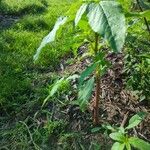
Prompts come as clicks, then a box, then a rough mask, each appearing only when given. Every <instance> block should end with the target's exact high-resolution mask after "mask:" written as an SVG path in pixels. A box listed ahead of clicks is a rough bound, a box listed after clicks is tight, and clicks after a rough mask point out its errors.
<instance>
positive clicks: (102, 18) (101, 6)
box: [87, 1, 126, 52]
mask: <svg viewBox="0 0 150 150" xmlns="http://www.w3.org/2000/svg"><path fill="white" fill-rule="evenodd" d="M87 16H88V20H89V24H90V26H91V28H92V29H93V30H94V31H95V32H97V33H99V34H100V35H101V36H102V37H103V38H105V39H106V40H107V41H108V42H109V44H110V46H111V48H112V49H113V50H114V51H117V52H118V51H121V49H122V47H123V44H124V42H125V35H126V23H125V16H124V13H123V10H122V8H121V6H120V5H119V3H118V2H115V1H101V2H100V3H91V4H89V7H88V15H87Z"/></svg>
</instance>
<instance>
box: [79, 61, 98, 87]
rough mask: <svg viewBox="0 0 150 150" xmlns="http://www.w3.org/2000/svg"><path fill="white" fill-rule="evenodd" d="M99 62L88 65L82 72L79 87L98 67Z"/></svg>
mask: <svg viewBox="0 0 150 150" xmlns="http://www.w3.org/2000/svg"><path fill="white" fill-rule="evenodd" d="M96 66H97V63H93V64H92V65H91V66H89V67H87V68H86V69H85V70H84V71H83V72H82V74H81V76H80V79H79V87H80V86H81V85H83V82H84V79H85V78H86V77H88V76H89V75H90V74H92V72H93V71H94V70H95V69H96Z"/></svg>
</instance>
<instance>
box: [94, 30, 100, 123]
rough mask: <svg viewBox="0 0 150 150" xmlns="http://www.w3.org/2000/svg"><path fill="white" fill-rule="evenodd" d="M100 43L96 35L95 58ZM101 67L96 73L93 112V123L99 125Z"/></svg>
mask: <svg viewBox="0 0 150 150" xmlns="http://www.w3.org/2000/svg"><path fill="white" fill-rule="evenodd" d="M98 42H99V35H98V34H97V33H95V56H96V55H97V53H98ZM99 68H100V67H99V66H98V67H97V69H96V72H95V78H96V89H95V100H94V112H93V123H94V124H95V125H97V124H98V123H99V117H98V114H99V101H100V70H99Z"/></svg>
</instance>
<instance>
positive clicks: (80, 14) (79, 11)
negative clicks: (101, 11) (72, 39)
mask: <svg viewBox="0 0 150 150" xmlns="http://www.w3.org/2000/svg"><path fill="white" fill-rule="evenodd" d="M87 6H88V4H86V3H84V4H82V6H81V7H80V8H79V10H78V11H77V14H76V18H75V26H76V25H77V24H78V23H79V21H80V19H81V18H82V15H83V14H84V12H85V11H86V9H87Z"/></svg>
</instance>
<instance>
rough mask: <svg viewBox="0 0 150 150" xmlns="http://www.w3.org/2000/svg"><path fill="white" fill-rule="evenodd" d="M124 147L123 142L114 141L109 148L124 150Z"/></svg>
mask: <svg viewBox="0 0 150 150" xmlns="http://www.w3.org/2000/svg"><path fill="white" fill-rule="evenodd" d="M124 147H125V144H124V143H119V142H115V143H114V144H113V146H112V148H111V150H124Z"/></svg>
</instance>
